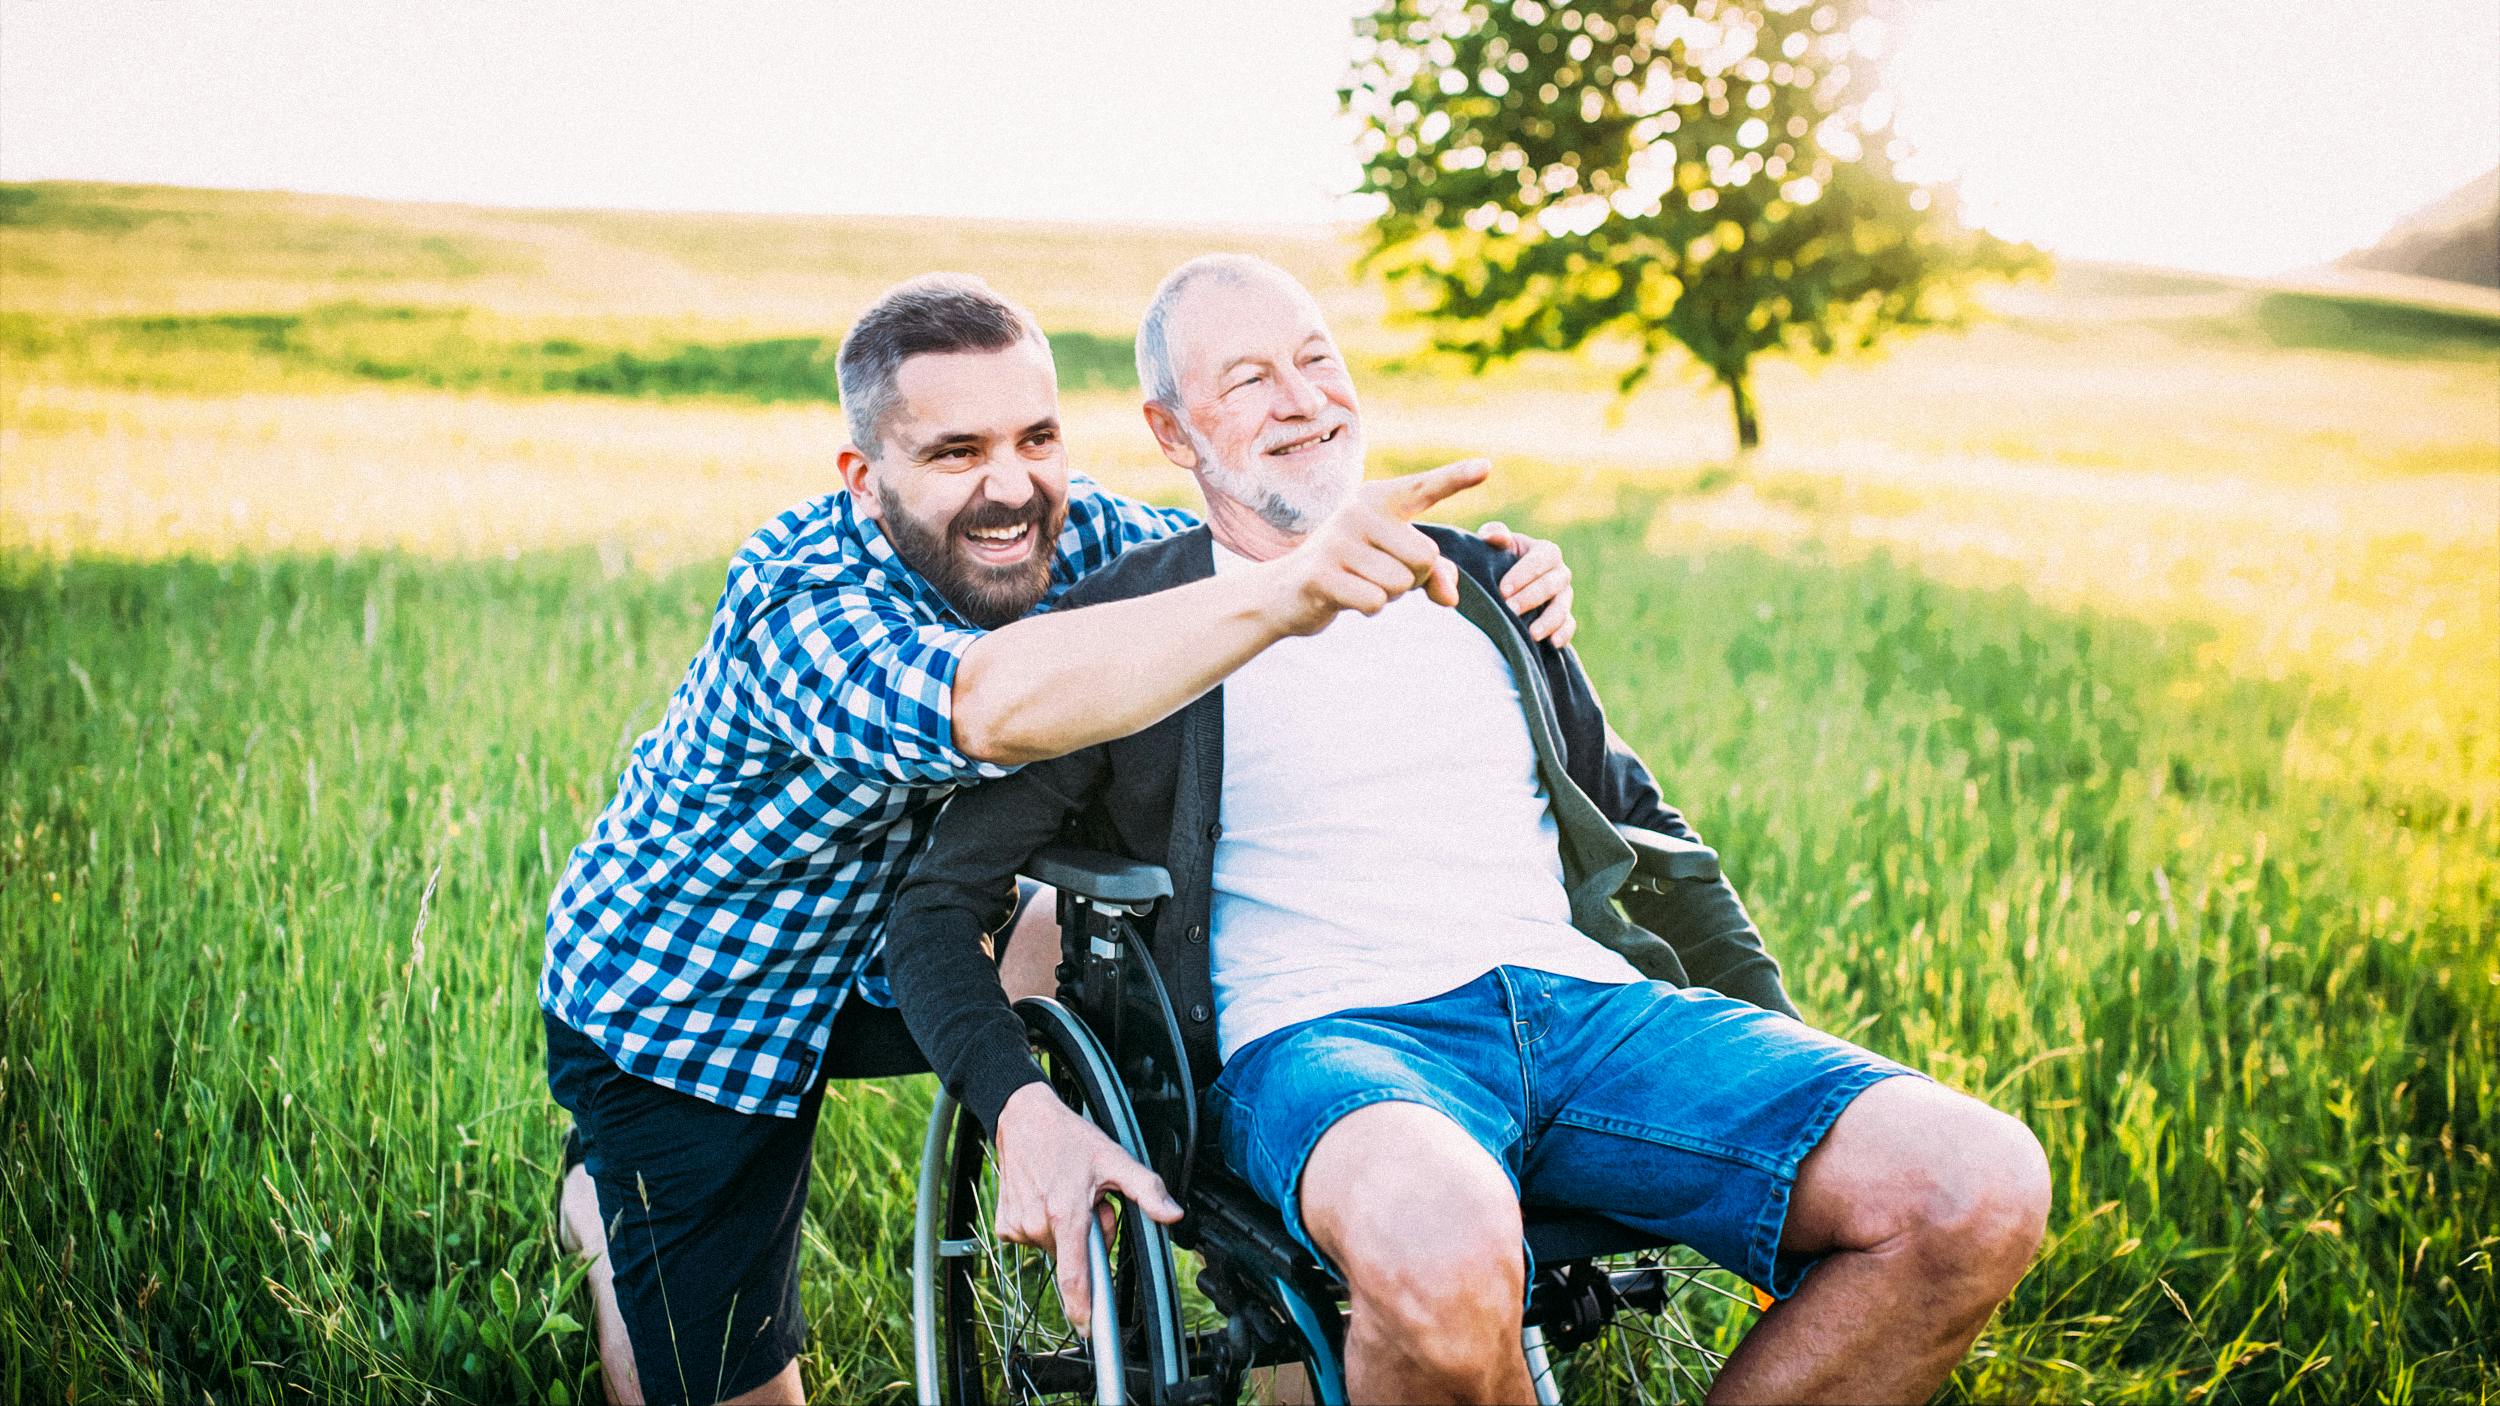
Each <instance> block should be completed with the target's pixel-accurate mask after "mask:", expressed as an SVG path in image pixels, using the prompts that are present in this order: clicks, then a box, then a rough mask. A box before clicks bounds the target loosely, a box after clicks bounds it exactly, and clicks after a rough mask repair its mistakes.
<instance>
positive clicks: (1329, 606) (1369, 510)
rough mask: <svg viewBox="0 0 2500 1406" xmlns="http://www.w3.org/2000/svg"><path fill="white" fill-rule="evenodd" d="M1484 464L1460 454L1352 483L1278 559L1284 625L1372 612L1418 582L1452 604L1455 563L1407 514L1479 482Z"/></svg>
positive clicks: (1320, 625)
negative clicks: (1341, 501) (1350, 492)
mask: <svg viewBox="0 0 2500 1406" xmlns="http://www.w3.org/2000/svg"><path fill="white" fill-rule="evenodd" d="M1490 472H1492V466H1491V465H1490V464H1488V463H1486V462H1485V461H1484V460H1482V459H1463V460H1461V461H1459V462H1458V463H1455V464H1444V465H1442V466H1441V467H1440V468H1437V469H1427V470H1425V471H1424V472H1422V473H1419V474H1408V475H1406V476H1405V477H1403V478H1390V479H1381V480H1378V481H1376V482H1372V483H1366V484H1364V485H1363V486H1362V487H1360V488H1358V489H1356V490H1355V491H1354V497H1353V498H1352V499H1350V500H1349V501H1348V502H1347V503H1346V505H1345V506H1344V507H1342V508H1339V509H1338V510H1337V511H1336V512H1335V513H1333V514H1331V515H1330V516H1329V518H1328V520H1327V521H1326V522H1323V523H1321V524H1320V525H1319V529H1318V530H1317V531H1315V532H1313V533H1312V534H1311V535H1310V537H1309V538H1307V539H1306V540H1304V542H1303V543H1302V545H1301V546H1299V547H1296V548H1294V549H1293V550H1292V551H1291V552H1289V553H1287V554H1286V555H1285V556H1283V557H1281V558H1279V559H1278V561H1277V565H1278V566H1279V567H1280V568H1281V569H1282V576H1283V581H1284V584H1285V592H1284V602H1283V606H1282V609H1283V616H1282V619H1281V623H1282V625H1283V627H1284V631H1285V633H1287V634H1290V635H1315V634H1318V633H1319V632H1320V631H1321V630H1324V629H1326V628H1327V627H1328V622H1329V621H1331V620H1334V619H1336V618H1337V614H1338V612H1340V611H1346V610H1359V611H1361V612H1362V613H1364V614H1365V615H1377V614H1379V613H1380V611H1381V609H1382V608H1383V607H1385V606H1387V605H1388V604H1389V602H1391V601H1393V600H1396V599H1397V598H1398V597H1400V596H1402V595H1405V594H1406V593H1407V592H1408V591H1411V590H1414V589H1415V588H1417V587H1419V586H1420V587H1422V588H1423V591H1424V594H1426V595H1428V596H1430V597H1431V598H1432V599H1433V600H1434V601H1436V602H1438V603H1439V604H1442V605H1456V604H1458V568H1457V567H1455V566H1453V565H1451V564H1450V562H1448V561H1447V560H1445V559H1444V558H1443V557H1442V555H1441V549H1440V548H1439V547H1437V546H1435V545H1433V541H1432V539H1431V538H1430V537H1427V536H1425V535H1424V534H1423V533H1422V532H1421V531H1420V530H1418V529H1417V528H1416V526H1415V524H1414V521H1413V519H1414V518H1415V517H1417V516H1418V515H1420V514H1422V513H1424V512H1427V511H1429V510H1430V509H1431V508H1432V506H1433V505H1434V504H1435V503H1438V502H1440V501H1441V500H1442V499H1444V498H1447V497H1449V496H1450V495H1451V494H1453V493H1458V492H1461V491H1463V490H1465V489H1469V488H1473V487H1475V486H1476V485H1477V484H1479V483H1482V482H1484V480H1485V476H1486V475H1487V474H1489V473H1490Z"/></svg>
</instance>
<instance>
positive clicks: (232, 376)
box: [0, 302, 1137, 404]
mask: <svg viewBox="0 0 2500 1406" xmlns="http://www.w3.org/2000/svg"><path fill="white" fill-rule="evenodd" d="M619 332H623V333H624V334H625V335H626V336H628V337H629V338H630V339H631V343H632V344H630V345H619V344H618V342H617V336H618V333H619ZM1050 341H1051V348H1052V352H1053V355H1054V357H1055V359H1056V361H1057V363H1058V367H1059V381H1060V385H1061V386H1062V387H1063V388H1065V389H1067V390H1071V391H1077V390H1093V389H1100V388H1114V389H1119V388H1129V387H1134V386H1135V385H1136V384H1137V369H1136V360H1135V351H1134V349H1133V346H1132V344H1131V343H1130V341H1129V340H1128V339H1126V338H1119V337H1106V336H1102V335H1100V334H1098V333H1092V332H1081V331H1062V332H1056V333H1053V334H1051V338H1050ZM841 342H842V339H841V337H840V336H839V335H835V336H822V337H819V336H789V337H762V338H750V339H744V340H737V341H727V342H700V341H686V340H684V339H682V338H672V337H670V336H668V335H666V334H665V333H663V332H660V331H656V330H653V329H650V328H644V327H626V328H616V327H613V326H604V325H599V324H592V325H589V326H583V327H568V328H566V329H565V330H564V332H563V334H562V335H556V336H543V335H540V336H531V335H524V334H522V333H521V332H519V331H518V330H517V329H515V328H513V327H511V326H510V325H508V324H505V323H503V322H501V321H500V320H499V319H496V318H494V317H492V316H489V315H485V314H481V313H479V312H476V311H475V310H472V309H468V308H460V307H411V306H373V305H368V304H364V303H354V302H344V303H330V304H325V305H323V306H320V307H316V308H311V309H307V310H305V311H302V312H243V313H197V314H187V315H181V316H165V315H157V316H147V317H112V318H76V319H72V318H58V317H44V316H39V315H35V314H30V313H0V354H4V355H6V356H7V357H9V359H10V360H12V361H14V362H16V363H17V364H18V366H19V367H20V369H21V371H22V372H32V373H35V374H40V375H42V376H44V377H46V378H47V379H53V380H67V381H77V382H87V383H92V384H103V385H118V386H130V387H139V388H144V389H148V390H160V391H180V392H192V393H198V392H211V393H215V392H232V391H239V390H259V389H271V388H279V387H286V388H297V389H301V388H322V387H331V386H339V385H344V384H350V383H355V382H367V383H382V384H391V385H407V386H422V387H427V388H430V389H436V390H493V391H500V392H504V393H507V394H516V395H614V396H632V397H651V398H658V399H677V398H685V397H698V396H710V397H724V398H728V399H734V400H743V401H750V402H757V403H765V404H770V403H775V402H783V401H800V402H804V401H816V402H822V403H826V404H833V403H837V402H839V401H840V399H841V391H840V387H839V385H838V384H837V381H836V377H835V374H834V358H835V356H836V354H837V353H838V352H839V351H840V349H841Z"/></svg>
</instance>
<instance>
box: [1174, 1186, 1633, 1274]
mask: <svg viewBox="0 0 2500 1406" xmlns="http://www.w3.org/2000/svg"><path fill="white" fill-rule="evenodd" d="M1190 1200H1191V1202H1192V1211H1193V1214H1192V1217H1191V1223H1190V1224H1188V1225H1187V1226H1185V1227H1184V1228H1183V1233H1182V1235H1181V1237H1180V1239H1181V1243H1182V1244H1183V1245H1184V1246H1185V1247H1190V1248H1195V1244H1196V1242H1197V1241H1198V1240H1199V1239H1200V1238H1202V1237H1206V1236H1214V1237H1216V1238H1218V1239H1219V1240H1222V1241H1224V1242H1227V1244H1228V1247H1230V1248H1232V1249H1234V1250H1235V1252H1236V1253H1238V1252H1239V1251H1241V1250H1245V1249H1246V1250H1249V1251H1251V1252H1252V1253H1253V1254H1255V1255H1256V1256H1257V1257H1258V1258H1259V1259H1261V1260H1262V1261H1264V1262H1265V1265H1266V1267H1267V1269H1268V1270H1269V1272H1271V1273H1273V1272H1275V1271H1278V1270H1284V1269H1287V1268H1290V1269H1291V1270H1292V1271H1294V1272H1296V1273H1298V1274H1304V1275H1323V1276H1326V1277H1329V1278H1334V1276H1333V1275H1328V1274H1327V1271H1326V1270H1325V1269H1323V1267H1322V1266H1321V1265H1320V1264H1319V1262H1318V1261H1317V1260H1316V1259H1315V1258H1314V1257H1313V1256H1312V1255H1311V1252H1310V1251H1308V1250H1306V1249H1304V1248H1302V1246H1301V1245H1300V1244H1299V1243H1298V1242H1296V1241H1295V1240H1294V1238H1293V1237H1292V1235H1291V1234H1290V1233H1288V1232H1287V1231H1286V1229H1285V1221H1284V1217H1283V1216H1282V1215H1281V1214H1279V1213H1278V1212H1277V1210H1276V1208H1275V1207H1273V1206H1270V1205H1269V1204H1267V1202H1266V1201H1264V1200H1262V1199H1261V1198H1260V1197H1259V1194H1258V1193H1257V1192H1255V1191H1252V1190H1251V1189H1250V1187H1249V1185H1248V1184H1247V1183H1245V1182H1243V1181H1242V1180H1240V1179H1239V1178H1238V1177H1236V1176H1234V1175H1232V1173H1230V1172H1229V1171H1222V1172H1211V1171H1209V1170H1207V1169H1206V1167H1205V1165H1204V1164H1202V1165H1201V1168H1200V1170H1199V1173H1198V1178H1197V1181H1196V1184H1195V1186H1194V1187H1193V1188H1192V1192H1191V1197H1190ZM1522 1219H1523V1221H1524V1223H1525V1230H1526V1232H1527V1244H1528V1253H1529V1255H1530V1256H1531V1257H1532V1258H1534V1260H1535V1261H1536V1264H1537V1266H1538V1267H1539V1268H1540V1269H1542V1268H1545V1267H1547V1266H1551V1265H1558V1264H1564V1263H1568V1262H1570V1261H1572V1260H1587V1259H1601V1258H1604V1257H1606V1256H1608V1255H1628V1254H1633V1253H1636V1252H1638V1251H1642V1250H1661V1249H1666V1248H1668V1247H1669V1245H1670V1244H1671V1243H1672V1242H1670V1241H1667V1240H1664V1239H1661V1238H1660V1237H1658V1236H1656V1235H1653V1234H1650V1233H1649V1232H1647V1231H1642V1230H1635V1229H1634V1228H1632V1227H1631V1226H1628V1225H1625V1224H1624V1223H1623V1222H1621V1221H1618V1220H1614V1219H1612V1218H1610V1217H1607V1216H1602V1215H1599V1214H1597V1213H1596V1212H1594V1211H1573V1210H1564V1209H1561V1208H1552V1207H1534V1206H1531V1207H1526V1208H1524V1210H1523V1215H1522Z"/></svg>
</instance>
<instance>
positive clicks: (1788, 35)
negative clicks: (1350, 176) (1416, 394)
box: [1340, 0, 2041, 449]
mask: <svg viewBox="0 0 2500 1406" xmlns="http://www.w3.org/2000/svg"><path fill="white" fill-rule="evenodd" d="M1901 10H1902V4H1901V3H1900V0H1683V3H1675V0H1664V3H1658V4H1646V3H1630V2H1629V0H1562V3H1559V4H1553V5H1549V4H1547V3H1545V0H1385V3H1383V4H1382V6H1381V8H1380V9H1379V10H1377V11H1376V12H1375V13H1373V14H1372V15H1370V16H1368V17H1366V18H1363V19H1361V20H1358V21H1357V39H1356V51H1355V63H1354V70H1353V72H1352V74H1351V75H1350V76H1349V78H1348V80H1347V86H1346V87H1345V88H1344V89H1343V90H1342V91H1341V93H1340V96H1341V97H1342V98H1343V100H1344V102H1345V105H1346V109H1347V111H1348V112H1349V113H1350V114H1352V115H1353V116H1354V117H1355V118H1356V119H1357V120H1358V121H1359V122H1360V123H1361V135H1360V138H1359V140H1360V143H1361V154H1362V156H1363V161H1364V186H1363V188H1364V189H1365V190H1367V191H1369V192H1371V193H1373V194H1375V195H1378V196H1380V197H1382V198H1383V199H1384V200H1385V208H1384V209H1383V210H1382V212H1381V214H1380V216H1379V219H1378V221H1377V223H1376V224H1375V226H1374V228H1373V238H1372V245H1371V248H1370V250H1369V251H1368V252H1367V253H1366V254H1365V256H1364V263H1365V265H1366V266H1367V267H1371V268H1377V269H1380V270H1381V271H1383V272H1384V273H1386V274H1387V275H1388V277H1389V279H1390V281H1391V283H1392V284H1393V285H1396V286H1398V287H1400V288H1401V289H1403V290H1405V291H1406V292H1407V293H1408V294H1409V295H1410V297H1411V299H1412V301H1413V303H1414V305H1415V307H1416V310H1417V311H1420V312H1421V313H1423V314H1424V315H1425V316H1426V317H1428V318H1430V319H1431V320H1432V321H1433V322H1434V323H1435V324H1436V329H1435V338H1434V340H1435V342H1436V343H1437V344H1438V345H1439V346H1441V347H1443V348H1445V349H1447V350H1451V351H1455V352H1459V353H1462V354H1465V355H1467V356H1469V357H1471V358H1472V359H1473V361H1474V363H1475V365H1476V366H1477V368H1478V369H1482V368H1483V367H1484V366H1485V365H1486V364H1487V363H1488V362H1492V361H1497V360H1505V359H1508V358H1511V357H1515V356H1517V355H1519V354H1520V353H1522V352H1528V351H1540V350H1546V351H1563V350H1568V349H1570V348H1573V347H1577V346H1579V345H1581V344H1582V343H1584V342H1587V341H1589V340H1590V339H1592V338H1605V339H1609V340H1613V339H1617V338H1620V339H1623V340H1625V341H1628V342H1630V343H1632V344H1635V345H1636V346H1637V348H1638V356H1637V359H1636V360H1635V361H1634V362H1633V364H1632V366H1631V369H1629V370H1628V371H1626V372H1625V373H1624V374H1623V376H1622V378H1621V380H1620V382H1619V384H1618V390H1619V391H1620V392H1621V393H1623V394H1626V395H1628V394H1630V393H1631V391H1632V390H1633V389H1634V388H1635V387H1637V386H1639V385H1640V384H1641V383H1642V382H1643V381H1645V380H1647V379H1648V377H1649V375H1650V374H1651V372H1652V371H1654V370H1655V369H1656V368H1657V366H1658V363H1659V361H1660V359H1661V357H1662V356H1663V355H1664V354H1665V352H1666V350H1667V348H1668V346H1669V345H1670V344H1681V345H1682V346H1683V347H1685V348H1686V349H1687V350H1688V351H1690V352H1691V353H1692V355H1693V356H1694V357H1695V358H1696V359H1698V360H1699V361H1700V362H1701V364H1702V365H1703V366H1706V367H1708V368H1709V369H1710V372H1711V374H1712V375H1713V376H1714V377H1716V378H1717V379H1718V381H1719V382H1720V384H1722V385H1724V386H1726V387H1727V390H1728V397H1729V399H1730V401H1731V402H1732V403H1733V406H1734V409H1735V413H1736V439H1737V443H1738V444H1739V445H1740V446H1741V447H1743V448H1747V449H1750V448H1752V447H1753V446H1754V445H1755V444H1757V443H1758V442H1760V439H1761V425H1760V422H1759V420H1758V419H1757V417H1756V415H1755V411H1754V400H1753V391H1752V388H1751V384H1750V381H1751V377H1752V372H1753V365H1754V359H1755V358H1756V357H1758V356H1761V355H1763V354H1765V353H1769V352H1775V351H1781V350H1788V351H1805V350H1809V349H1810V350H1811V351H1812V352H1814V353H1816V354H1818V355H1826V356H1828V355H1830V354H1832V353H1833V352H1834V351H1836V350H1838V349H1840V348H1843V347H1866V346H1872V345H1873V344H1874V343H1875V342H1876V341H1877V339H1879V338H1880V337H1882V336H1883V335H1884V334H1885V333H1887V332H1889V331H1891V330H1892V329H1894V328H1898V327H1907V326H1915V325H1920V324H1926V323H1934V322H1939V321H1945V320H1949V319H1950V318H1951V317H1952V316H1954V315H1955V313H1956V312H1957V304H1958V296H1957V295H1958V294H1959V292H1960V291H1961V289H1962V288H1963V287H1965V286H1966V285H1967V284H1968V283H1969V282H1970V281H1971V280H1973V279H1974V278H1977V277H1984V276H1991V275H2003V276H2011V275H2013V274H2017V273H2021V272H2024V271H2027V270H2029V269H2031V268H2034V267H2036V266H2038V265H2039V264H2040V262H2041V258H2040V255H2039V254H2038V252H2037V251H2035V250H2033V249H2032V248H2030V247H2029V246H2028V245H2016V244H2008V243H2006V242H2005V241H2002V240H1999V239H1996V238H1994V237H1992V236H1989V235H1986V234H1984V233H1979V232H1976V231H1972V230H1967V229H1965V228H1963V227H1962V225H1961V223H1960V221H1959V219H1958V218H1957V217H1956V215H1955V213H1954V211H1953V208H1952V200H1951V191H1950V190H1949V189H1946V188H1934V189H1931V188H1929V187H1926V186H1923V185H1920V184H1917V183H1915V182H1913V181H1911V180H1908V179H1905V178H1904V177H1903V176H1902V175H1901V173H1900V172H1899V170H1898V169H1897V167H1898V164H1899V163H1900V162H1901V161H1902V160H1903V159H1904V158H1906V157H1907V156H1908V154H1909V153H1908V150H1907V148H1906V147H1905V146H1904V145H1903V144H1902V143H1901V142H1900V141H1899V140H1898V139H1897V138H1896V137H1895V136H1894V135H1893V133H1892V129H1891V128H1892V113H1891V101H1890V99H1889V97H1888V96H1887V95H1886V94H1885V93H1884V92H1883V90H1882V87H1881V86H1880V82H1879V75H1878V72H1877V67H1876V65H1877V61H1878V59H1879V58H1880V56H1881V53H1882V50H1883V46H1884V43H1885V40H1886V38H1887V36H1888V35H1889V34H1890V33H1891V32H1893V31H1895V30H1896V29H1897V27H1898V21H1899V19H1900V12H1901Z"/></svg>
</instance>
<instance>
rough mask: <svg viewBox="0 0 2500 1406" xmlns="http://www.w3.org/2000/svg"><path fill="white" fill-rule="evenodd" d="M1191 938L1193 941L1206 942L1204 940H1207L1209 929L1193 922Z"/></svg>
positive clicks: (1190, 926)
mask: <svg viewBox="0 0 2500 1406" xmlns="http://www.w3.org/2000/svg"><path fill="white" fill-rule="evenodd" d="M1189 940H1190V941H1191V942H1204V941H1206V940H1207V930H1206V929H1205V928H1203V927H1201V926H1199V925H1198V924H1196V923H1191V924H1190V925H1189Z"/></svg>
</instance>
